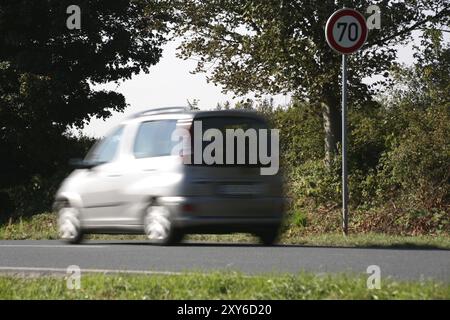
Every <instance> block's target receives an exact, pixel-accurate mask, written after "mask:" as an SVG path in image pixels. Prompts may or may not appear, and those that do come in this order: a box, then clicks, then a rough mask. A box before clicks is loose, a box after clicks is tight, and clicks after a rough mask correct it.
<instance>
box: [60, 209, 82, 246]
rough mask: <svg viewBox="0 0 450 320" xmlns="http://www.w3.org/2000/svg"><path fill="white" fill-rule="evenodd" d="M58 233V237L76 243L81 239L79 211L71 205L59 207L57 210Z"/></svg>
mask: <svg viewBox="0 0 450 320" xmlns="http://www.w3.org/2000/svg"><path fill="white" fill-rule="evenodd" d="M58 234H59V237H60V239H62V240H64V241H66V242H68V243H71V244H76V243H80V242H81V241H82V240H83V231H82V229H81V222H80V212H79V210H78V209H76V208H73V207H66V206H65V207H61V208H60V209H59V210H58Z"/></svg>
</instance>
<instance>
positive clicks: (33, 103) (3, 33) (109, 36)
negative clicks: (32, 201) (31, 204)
mask: <svg viewBox="0 0 450 320" xmlns="http://www.w3.org/2000/svg"><path fill="white" fill-rule="evenodd" d="M72 3H73V2H72V1H67V0H46V1H43V0H39V1H35V0H3V1H2V2H1V3H0V48H1V50H0V150H1V155H2V156H1V158H0V188H5V187H8V186H12V185H17V184H19V183H24V182H26V181H27V180H28V179H29V178H30V177H31V176H32V175H35V174H47V173H49V172H52V171H53V170H54V169H55V166H56V165H57V164H58V163H59V162H58V160H57V159H60V154H61V153H64V152H66V151H67V150H65V148H67V146H66V147H64V141H66V140H65V137H64V135H65V134H67V132H68V131H67V130H68V128H70V127H73V126H74V127H76V128H82V127H83V125H84V124H85V123H86V122H87V121H88V120H89V119H90V118H91V117H100V118H103V119H105V118H107V117H108V116H110V115H111V111H122V110H123V109H124V108H125V106H126V103H125V99H124V97H123V96H122V95H121V94H119V93H117V92H113V91H106V90H100V91H95V90H93V87H92V85H94V84H99V83H105V82H109V81H118V80H120V79H129V78H130V77H131V76H132V75H133V74H136V73H138V72H141V71H144V72H148V71H149V67H150V66H152V65H154V64H156V63H157V62H158V60H159V59H160V57H161V52H162V50H161V45H162V44H163V43H164V42H165V41H166V39H165V34H166V32H167V22H169V21H170V17H171V15H170V11H171V9H170V7H169V6H167V4H166V3H165V2H164V1H145V2H144V1H133V0H116V1H100V0H82V1H78V2H77V3H78V5H79V7H80V9H81V16H80V17H81V28H80V29H73V30H70V29H69V28H68V27H67V26H66V20H67V19H68V18H69V17H70V14H67V13H66V9H67V7H69V6H70V5H71V4H72Z"/></svg>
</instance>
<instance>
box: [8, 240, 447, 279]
mask: <svg viewBox="0 0 450 320" xmlns="http://www.w3.org/2000/svg"><path fill="white" fill-rule="evenodd" d="M69 265H78V266H80V268H81V270H82V272H83V271H85V272H87V271H92V272H95V271H98V272H118V271H126V272H146V273H177V272H185V271H187V272H190V271H212V270H236V271H241V272H244V273H247V274H258V273H297V272H299V271H311V272H314V273H318V274H323V273H340V272H349V273H358V274H366V270H367V267H368V266H369V265H377V266H379V267H380V269H381V277H382V278H385V277H391V278H394V279H406V280H421V279H435V280H438V281H443V282H447V283H450V250H438V249H372V248H330V247H308V246H294V245H279V246H274V247H264V246H260V245H251V244H207V243H187V244H184V245H181V246H175V247H160V246H155V245H151V244H149V243H147V242H142V241H141V242H139V241H87V242H86V243H84V244H82V245H66V244H64V243H62V242H60V241H56V240H55V241H28V240H25V241H0V272H7V273H58V272H59V273H65V270H66V268H67V267H68V266H69Z"/></svg>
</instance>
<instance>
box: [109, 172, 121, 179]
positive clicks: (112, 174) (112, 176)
mask: <svg viewBox="0 0 450 320" xmlns="http://www.w3.org/2000/svg"><path fill="white" fill-rule="evenodd" d="M120 176H121V174H119V173H111V174H108V177H111V178H114V177H120Z"/></svg>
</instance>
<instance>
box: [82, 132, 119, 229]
mask: <svg viewBox="0 0 450 320" xmlns="http://www.w3.org/2000/svg"><path fill="white" fill-rule="evenodd" d="M123 131H124V130H123V126H121V127H118V128H117V129H115V130H113V132H112V133H111V134H110V135H108V136H106V137H105V138H103V139H102V140H101V141H100V142H99V143H98V144H96V145H95V146H94V147H93V149H92V150H91V151H90V152H89V154H88V156H87V157H86V158H87V160H89V161H94V162H98V163H99V165H97V166H95V167H93V168H92V169H90V170H89V171H88V172H87V174H86V179H85V181H84V183H83V186H82V191H81V198H82V201H83V207H84V214H85V221H86V222H87V223H88V224H89V225H91V226H107V225H111V224H115V223H117V222H118V218H120V212H121V208H122V207H123V206H124V202H125V201H124V199H123V196H122V192H121V188H122V185H123V179H124V178H125V177H124V170H123V167H124V163H123V161H122V160H121V159H120V157H118V154H119V148H120V142H121V138H122V135H123ZM119 220H120V219H119ZM119 222H120V221H119Z"/></svg>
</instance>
